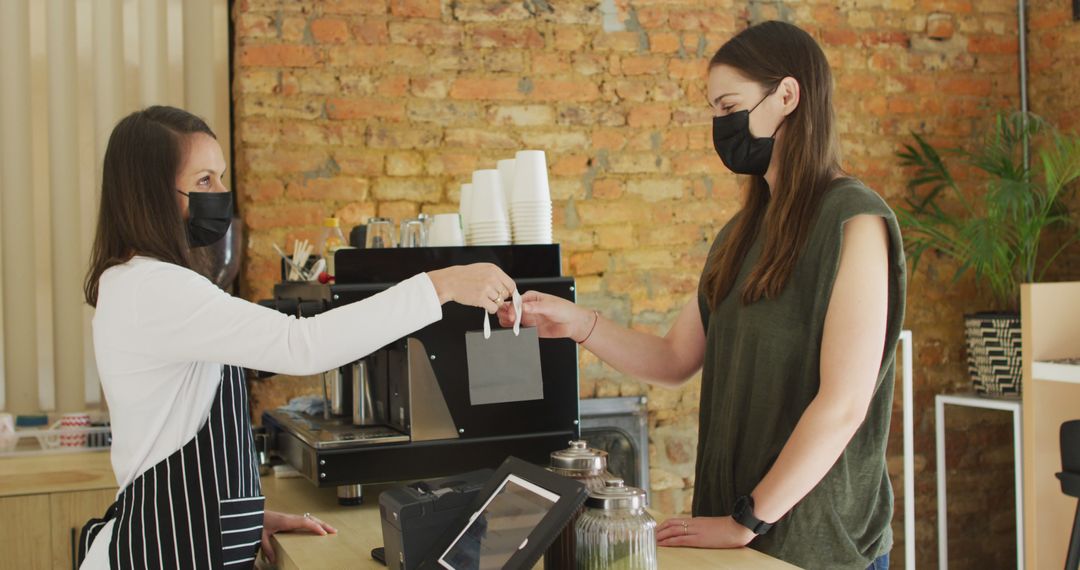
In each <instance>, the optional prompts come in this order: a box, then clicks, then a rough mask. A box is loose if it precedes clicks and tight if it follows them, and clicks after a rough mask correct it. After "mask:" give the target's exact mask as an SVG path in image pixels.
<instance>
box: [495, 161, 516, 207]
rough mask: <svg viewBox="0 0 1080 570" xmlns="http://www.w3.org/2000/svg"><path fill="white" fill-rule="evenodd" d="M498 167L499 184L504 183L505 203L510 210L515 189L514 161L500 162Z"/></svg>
mask: <svg viewBox="0 0 1080 570" xmlns="http://www.w3.org/2000/svg"><path fill="white" fill-rule="evenodd" d="M496 165H497V166H496V167H495V169H496V170H498V171H499V182H500V183H502V193H503V203H504V204H506V207H507V208H509V207H510V201H511V200H510V198H511V197H512V195H513V187H514V159H512V158H507V159H504V160H500V161H499V162H497V163H496Z"/></svg>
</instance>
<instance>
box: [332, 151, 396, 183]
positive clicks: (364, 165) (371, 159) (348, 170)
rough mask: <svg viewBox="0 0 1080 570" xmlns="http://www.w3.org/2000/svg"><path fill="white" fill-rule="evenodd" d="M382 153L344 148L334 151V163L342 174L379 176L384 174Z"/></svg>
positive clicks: (383, 156)
mask: <svg viewBox="0 0 1080 570" xmlns="http://www.w3.org/2000/svg"><path fill="white" fill-rule="evenodd" d="M384 158H385V155H384V154H383V153H381V152H377V151H371V150H367V149H356V148H343V149H337V150H335V151H334V162H335V163H336V164H337V165H338V168H339V169H340V171H341V173H342V174H352V175H361V176H377V175H379V174H382V173H383V160H384Z"/></svg>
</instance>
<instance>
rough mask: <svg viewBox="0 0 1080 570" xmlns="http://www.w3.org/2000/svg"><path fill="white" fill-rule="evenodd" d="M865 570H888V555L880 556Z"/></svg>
mask: <svg viewBox="0 0 1080 570" xmlns="http://www.w3.org/2000/svg"><path fill="white" fill-rule="evenodd" d="M866 570H889V553H888V552H886V553H885V554H882V555H881V556H880V557H879V558H878V559H877V560H875V561H874V563H873V564H871V565H870V566H869V567H867V568H866Z"/></svg>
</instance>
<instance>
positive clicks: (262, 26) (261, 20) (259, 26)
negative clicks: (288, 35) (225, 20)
mask: <svg viewBox="0 0 1080 570" xmlns="http://www.w3.org/2000/svg"><path fill="white" fill-rule="evenodd" d="M236 34H237V37H238V38H243V39H244V40H267V39H274V38H277V37H278V34H279V32H278V28H277V25H276V24H275V23H274V16H273V15H271V14H253V13H242V14H239V15H238V16H237V17H236Z"/></svg>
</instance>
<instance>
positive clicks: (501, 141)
mask: <svg viewBox="0 0 1080 570" xmlns="http://www.w3.org/2000/svg"><path fill="white" fill-rule="evenodd" d="M446 144H448V145H450V146H457V147H466V148H517V146H518V141H517V139H515V138H514V137H513V136H510V135H508V134H506V133H502V132H498V131H492V130H489V129H447V130H446Z"/></svg>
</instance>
